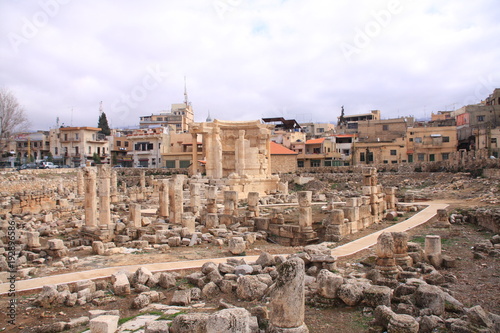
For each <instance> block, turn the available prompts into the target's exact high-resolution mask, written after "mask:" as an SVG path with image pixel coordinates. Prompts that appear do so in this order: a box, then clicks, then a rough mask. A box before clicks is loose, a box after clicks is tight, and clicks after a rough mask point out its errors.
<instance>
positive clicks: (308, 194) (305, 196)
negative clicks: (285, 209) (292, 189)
mask: <svg viewBox="0 0 500 333" xmlns="http://www.w3.org/2000/svg"><path fill="white" fill-rule="evenodd" d="M297 197H298V200H299V206H300V207H310V206H311V202H312V191H299V192H297Z"/></svg>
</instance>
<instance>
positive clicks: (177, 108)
mask: <svg viewBox="0 0 500 333" xmlns="http://www.w3.org/2000/svg"><path fill="white" fill-rule="evenodd" d="M193 121H194V112H193V108H192V106H191V104H190V103H188V102H185V103H177V104H172V106H171V109H170V111H161V112H159V113H157V114H151V115H150V116H142V117H140V121H139V127H140V128H155V127H168V128H169V130H170V131H171V132H175V133H183V132H187V131H188V126H189V124H190V123H192V122H193Z"/></svg>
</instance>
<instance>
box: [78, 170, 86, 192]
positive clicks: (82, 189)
mask: <svg viewBox="0 0 500 333" xmlns="http://www.w3.org/2000/svg"><path fill="white" fill-rule="evenodd" d="M83 173H84V172H83V170H78V172H77V173H76V193H77V194H78V195H79V196H81V195H85V180H84V176H83Z"/></svg>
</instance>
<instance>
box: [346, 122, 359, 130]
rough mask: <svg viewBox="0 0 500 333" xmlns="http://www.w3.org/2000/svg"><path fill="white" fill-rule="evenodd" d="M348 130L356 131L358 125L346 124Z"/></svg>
mask: <svg viewBox="0 0 500 333" xmlns="http://www.w3.org/2000/svg"><path fill="white" fill-rule="evenodd" d="M347 128H348V129H356V130H357V129H358V123H348V124H347Z"/></svg>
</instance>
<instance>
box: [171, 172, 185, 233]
mask: <svg viewBox="0 0 500 333" xmlns="http://www.w3.org/2000/svg"><path fill="white" fill-rule="evenodd" d="M183 184H184V175H174V176H173V177H172V179H170V184H169V189H168V190H169V198H168V199H169V203H170V222H171V223H177V224H181V218H182V213H184V205H183V200H184V197H183V193H182V187H183Z"/></svg>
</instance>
